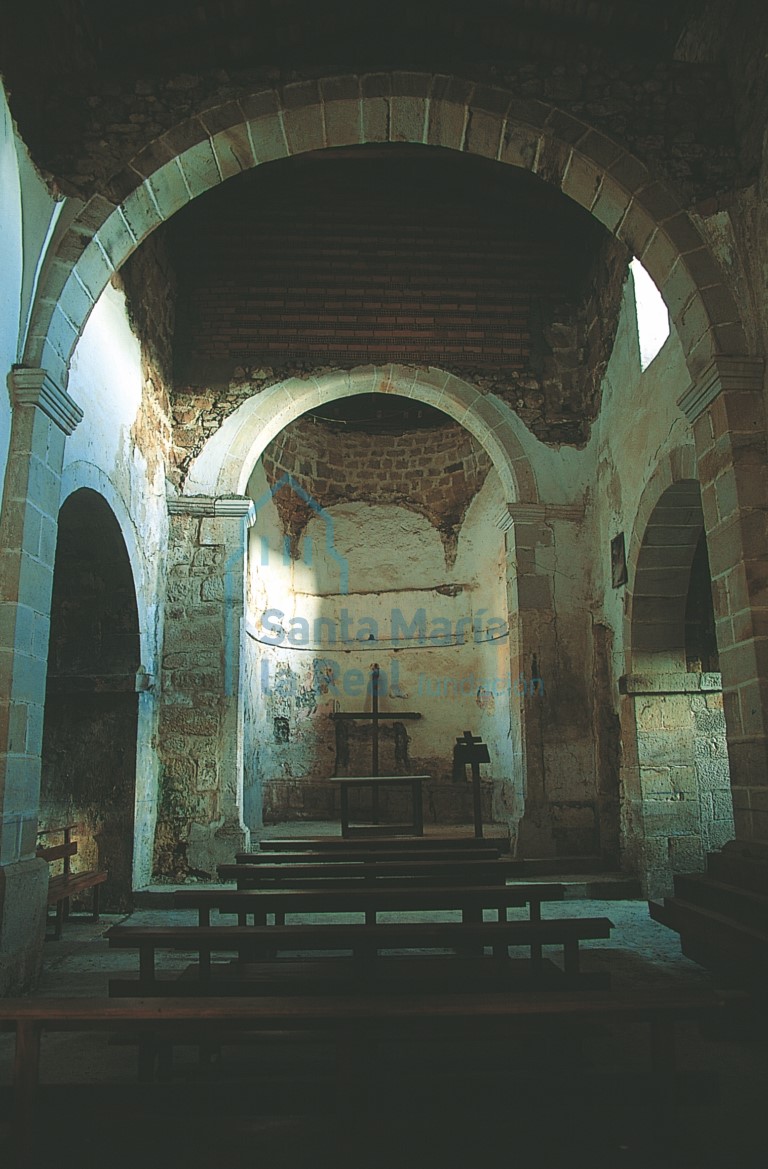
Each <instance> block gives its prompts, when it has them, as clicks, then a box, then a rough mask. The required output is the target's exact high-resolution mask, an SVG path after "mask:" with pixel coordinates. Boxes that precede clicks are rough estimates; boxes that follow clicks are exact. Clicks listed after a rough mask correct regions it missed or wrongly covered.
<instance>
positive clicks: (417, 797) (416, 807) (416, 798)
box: [411, 780, 424, 836]
mask: <svg viewBox="0 0 768 1169" xmlns="http://www.w3.org/2000/svg"><path fill="white" fill-rule="evenodd" d="M411 791H412V793H413V796H412V799H413V833H414V836H423V835H424V805H423V803H422V798H421V780H414V782H413V783H412V784H411Z"/></svg>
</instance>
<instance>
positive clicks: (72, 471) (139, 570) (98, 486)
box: [59, 459, 157, 673]
mask: <svg viewBox="0 0 768 1169" xmlns="http://www.w3.org/2000/svg"><path fill="white" fill-rule="evenodd" d="M83 487H87V488H89V489H90V490H91V491H93V492H94V493H95V494H96V495H100V496H101V497H102V498H103V499H104V501H105V502H106V503H107V504H108V505H109V508H110V510H111V511H112V513H113V514H114V516H115V520H116V521H117V524H118V527H119V528H120V534H121V535H122V537H123V540H124V542H125V547H126V551H127V553H128V559H129V561H130V565H131V572H132V573H133V579H134V583H135V590H136V604H137V607H138V611H139V642H140V648H141V664H142V665H143V666H144V667H145V668H146V669H148V670H149V672H150V673H154V672H155V671H154V668H153V667H154V666H155V664H156V658H157V647H156V645H155V644H154V620H153V616H152V613H151V611H150V607H149V605H148V604H147V598H148V597H150V596H151V595H152V590H151V588H150V585H149V581H148V579H147V572H146V565H145V562H144V557H143V555H142V553H141V549H140V541H139V537H138V533H137V531H136V526H135V523H134V521H133V519H132V517H131V514H130V512H129V510H128V507H127V506H126V504H125V501H124V500H123V497H122V495H121V494H120V492H119V491H118V490H117V488H116V487H115V485H114V484H113V483H112V480H111V479H110V478H109V477H108V476H107V475H105V474H104V472H103V471H102V470H101V468H100V467H97V466H95V465H94V464H93V463H87V462H85V460H81V459H78V460H76V461H75V462H72V463H69V464H68V465H67V466H66V467H65V468H64V470H63V472H62V475H61V495H60V499H59V507H62V506H63V505H64V503H65V502H66V500H67V499H68V498H69V497H70V495H73V494H74V493H75V491H79V490H80V489H81V488H83Z"/></svg>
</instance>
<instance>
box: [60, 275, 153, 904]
mask: <svg viewBox="0 0 768 1169" xmlns="http://www.w3.org/2000/svg"><path fill="white" fill-rule="evenodd" d="M69 392H70V393H71V395H72V397H73V398H74V399H75V400H76V401H77V403H78V404H79V405H80V406H81V408H82V409H83V411H84V415H85V417H84V421H83V424H82V425H81V426H80V427H79V428H78V429H77V430H76V431H75V432H74V434H73V435H72V436H71V437H70V438H69V439H68V441H67V445H66V449H65V457H64V470H63V477H62V501H63V500H64V499H65V498H67V497H68V496H69V495H70V494H71V493H72V492H74V491H76V490H77V489H78V488H80V487H89V488H91V489H92V490H94V491H97V492H98V493H99V494H100V495H102V496H103V498H104V499H106V501H107V503H108V504H109V506H110V508H111V509H112V511H113V513H114V514H115V517H116V519H117V522H118V524H119V526H120V530H121V533H122V536H123V539H124V540H125V544H126V548H127V551H128V556H129V559H130V563H131V570H132V573H133V580H134V586H135V590H136V600H137V605H138V613H139V631H140V653H141V673H142V674H143V675H145V676H146V681H144V682H143V683H142V685H143V686H145V687H146V688H145V689H143V690H142V691H141V693H140V694H139V711H138V731H137V764H136V778H137V783H136V804H135V844H134V859H133V882H134V886H135V887H141V886H142V885H144V884H146V883H147V882H148V881H149V879H150V875H151V865H152V846H153V838H154V827H155V821H156V814H157V783H158V765H157V758H156V754H155V751H154V749H153V747H152V741H153V737H154V735H155V729H156V722H157V702H156V694H157V691H156V682H157V681H158V680H159V676H160V661H159V652H160V645H161V638H162V601H163V598H164V594H165V561H166V549H167V539H168V520H167V512H166V499H165V473H164V472H165V465H164V461H163V458H162V451H161V449H160V447H161V444H160V443H159V442H158V439H157V428H156V427H154V426H153V410H154V405H153V400H152V399H151V398H150V397H149V395H147V393H146V391H145V383H144V370H143V366H142V355H141V349H140V345H139V341H138V340H137V338H136V337H135V336H134V334H133V332H132V331H131V328H130V325H129V323H128V317H127V314H126V308H125V298H124V296H123V293H122V292H121V291H120V290H118V289H116V288H114V287H113V286H112V285H107V287H106V288H105V290H104V292H103V294H102V296H101V297H100V298H99V301H98V302H97V304H96V305H95V307H94V309H93V312H92V313H91V316H90V318H89V320H88V323H87V325H86V328H85V331H84V333H83V336H82V338H81V340H80V342H79V344H78V346H77V348H76V350H75V353H74V356H73V360H72V368H71V375H70V381H69Z"/></svg>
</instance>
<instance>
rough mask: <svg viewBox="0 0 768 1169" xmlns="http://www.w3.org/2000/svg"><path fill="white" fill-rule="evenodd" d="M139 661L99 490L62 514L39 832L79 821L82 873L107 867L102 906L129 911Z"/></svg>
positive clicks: (118, 549) (119, 555)
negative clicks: (88, 869) (83, 869)
mask: <svg viewBox="0 0 768 1169" xmlns="http://www.w3.org/2000/svg"><path fill="white" fill-rule="evenodd" d="M139 663H140V651H139V621H138V611H137V606H136V592H135V589H134V583H133V573H132V571H131V565H130V561H129V558H128V552H127V550H126V547H125V542H124V540H123V536H122V533H121V531H120V526H119V524H118V522H117V520H116V519H115V516H114V513H113V512H112V510H111V508H110V507H109V505H108V504H107V503H106V502H105V501H104V499H102V497H101V496H100V495H98V494H97V493H96V492H95V491H91V490H89V489H87V488H83V489H81V490H79V491H76V492H74V494H73V495H71V496H70V497H69V498H68V499H67V500H66V502H65V503H64V505H63V506H62V509H61V512H60V513H59V535H58V544H57V549H56V560H55V565H54V575H53V598H52V602H51V637H50V646H49V652H48V677H47V687H46V699H45V723H44V729H43V767H42V789H41V809H40V827H41V828H55V827H58V826H60V825H63V824H77V825H80V826H81V828H80V830H79V831H78V832H77V833H75V835H76V836H77V838H78V856H77V858H76V861H75V862H74V863H73V869H74V868H75V866H77V867H80V868H106V869H108V870H109V881H108V882H107V884H106V885H105V887H104V890H103V897H102V905H103V907H104V909H106V910H111V911H113V912H115V911H120V910H125V909H129V908H130V906H131V888H132V879H131V877H132V864H133V836H134V800H135V787H136V732H137V718H138V695H137V693H136V671H137V670H138V667H139Z"/></svg>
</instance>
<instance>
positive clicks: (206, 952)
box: [107, 917, 613, 995]
mask: <svg viewBox="0 0 768 1169" xmlns="http://www.w3.org/2000/svg"><path fill="white" fill-rule="evenodd" d="M612 928H613V924H612V922H611V921H609V919H608V918H606V917H594V918H589V917H584V918H575V919H569V918H565V919H547V920H543V921H530V920H528V921H482V922H478V921H472V922H463V921H453V922H424V923H420V922H405V923H377V924H376V925H363V924H352V925H326V924H322V925H288V926H240V925H238V926H168V927H163V926H125V925H118V926H113V927H112V928H111V929H110V930H109V931H108V932H107V938H108V940H109V945H110V946H111V947H116V948H121V949H135V950H138V951H139V977H138V981H135V985H134V993H136V994H141V995H148V994H155V993H162V989H160V990H159V991H158V989H157V988H158V986H162V983H163V982H164V981H165V982H167V981H168V980H167V979H163V978H160V979H158V978H157V975H156V971H155V951H156V950H177V951H188V952H190V953H193V954H194V953H196V954H197V955H198V959H199V962H198V966H197V968H196V969H197V980H198V985H199V993H201V994H202V993H206V991H207V992H208V993H215V990H213V989H212V988H211V982H212V976H213V975H215V974H216V971H215V970H212V964H211V956H212V955H213V954H217V953H218V954H225V953H235V954H237V955H238V957H239V960H240V962H243V963H249V962H258V961H260V960H262V959H265V958H271V957H272V956H273V955H275V954H279V953H281V952H282V953H286V952H293V953H301V952H303V951H311V950H315V951H325V952H335V951H341V952H347V953H350V952H351V954H352V955H353V957H354V959H355V960H356V961H357V962H361V963H370V962H375V961H378V957H377V956H378V955H379V953H380V951H382V950H411V951H412V950H418V951H421V950H427V951H429V950H458V951H459V952H462V951H464V952H470V953H473V954H478V953H480V954H482V952H483V950H484V948H486V947H488V948H490V949H491V951H492V953H493V956H494V958H495V959H497V960H503V961H505V962H506V961H508V960H509V948H510V947H515V946H524V947H526V948H527V949H528V950H529V951H530V954H531V959H530V961H531V965H532V966H535V964H536V963H540V962H541V957H540V955H541V947H542V946H545V945H551V946H562V947H563V955H564V971H565V974H566V975H567V976H568V977H569V978H576V977H577V976H578V974H579V942H580V941H581V940H584V939H590V938H607V937H609V936H610V932H611V929H612ZM206 984H207V985H206ZM121 993H128V992H126V991H124V990H122V991H121Z"/></svg>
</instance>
